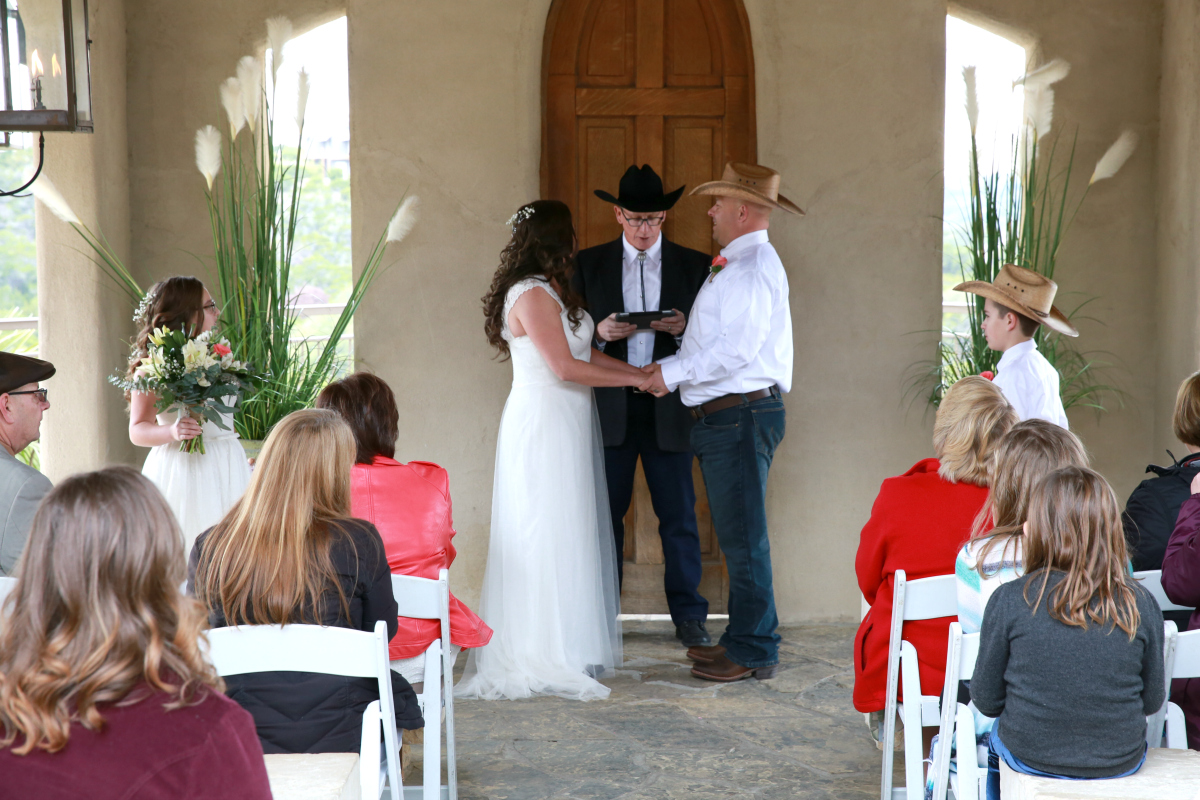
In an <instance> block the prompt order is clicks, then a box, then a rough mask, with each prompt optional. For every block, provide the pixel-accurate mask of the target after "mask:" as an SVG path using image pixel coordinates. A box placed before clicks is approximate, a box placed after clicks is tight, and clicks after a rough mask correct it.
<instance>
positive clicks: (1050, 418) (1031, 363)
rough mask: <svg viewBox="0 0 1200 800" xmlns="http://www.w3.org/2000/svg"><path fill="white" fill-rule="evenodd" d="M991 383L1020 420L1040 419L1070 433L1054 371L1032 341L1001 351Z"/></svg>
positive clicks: (1056, 375) (1055, 371)
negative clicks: (993, 382) (997, 388)
mask: <svg viewBox="0 0 1200 800" xmlns="http://www.w3.org/2000/svg"><path fill="white" fill-rule="evenodd" d="M995 384H996V386H998V387H1000V391H1001V392H1003V393H1004V399H1005V400H1007V401H1008V402H1009V404H1010V405H1012V407H1013V409H1014V410H1015V411H1016V412H1017V416H1018V417H1020V418H1021V420H1022V421H1024V420H1027V419H1044V420H1046V421H1047V422H1053V423H1054V424H1055V425H1059V426H1061V427H1063V428H1067V429H1068V430H1070V426H1068V425H1067V412H1066V411H1064V410H1063V404H1062V397H1061V396H1060V395H1059V387H1058V370H1056V369H1054V367H1052V366H1051V365H1050V362H1049V361H1047V360H1046V357H1045V356H1044V355H1042V354H1041V353H1039V352H1038V349H1037V344H1036V343H1034V341H1033V340H1032V339H1030V340H1029V341H1026V342H1021V343H1020V344H1016V345H1013V346H1012V347H1010V348H1008V349H1007V350H1005V351H1004V355H1002V356H1001V357H1000V363H999V364H997V365H996V378H995Z"/></svg>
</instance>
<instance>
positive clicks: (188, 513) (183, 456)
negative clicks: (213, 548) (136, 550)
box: [142, 397, 250, 559]
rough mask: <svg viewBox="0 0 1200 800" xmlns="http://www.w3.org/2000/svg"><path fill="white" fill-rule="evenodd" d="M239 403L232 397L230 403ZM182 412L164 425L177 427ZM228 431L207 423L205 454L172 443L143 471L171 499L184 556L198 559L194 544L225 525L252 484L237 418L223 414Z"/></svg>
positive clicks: (162, 417) (165, 417) (157, 450)
mask: <svg viewBox="0 0 1200 800" xmlns="http://www.w3.org/2000/svg"><path fill="white" fill-rule="evenodd" d="M235 399H236V398H234V397H226V398H224V399H223V402H225V403H230V402H232V401H233V400H235ZM177 416H178V413H177V412H168V413H166V414H159V415H158V424H159V425H172V424H174V423H175V420H176V419H177ZM221 422H222V423H224V424H225V425H226V426H228V428H229V429H228V430H222V429H221V428H219V427H218V426H217V425H216V424H215V423H212V422H209V421H208V420H205V421H204V424H203V425H202V426H201V429H202V430H203V432H204V452H203V453H199V452H196V453H184V452H180V450H179V445H180V442H167V443H166V444H160V445H158V446H157V447H154V448H151V450H150V454H149V455H148V456H146V463H145V464H144V465H143V466H142V474H143V475H145V476H146V477H147V478H149V479H150V480H151V481H153V482H154V484H155V485H156V486H157V487H158V488H159V491H161V492H162V493H163V496H164V497H166V498H167V504H168V505H169V506H171V510H172V511H174V512H175V519H176V520H178V521H179V527H180V529H181V530H182V531H183V547H184V550H183V556H184V558H185V559H186V558H187V557H188V556H190V555H191V554H192V544H193V543H194V542H195V541H196V537H197V536H199V535H200V534H201V533H203V532H204V531H206V530H207V529H209V528H211V527H212V526H213V525H216V524H217V523H218V522H220V521H221V517H223V516H225V512H226V511H228V510H229V509H230V508H231V507H232V506H233V504H234V503H236V502H237V501H238V499H240V498H241V496H242V493H243V492H245V491H246V485H247V484H248V483H250V467H249V465H248V464H247V463H246V452H245V451H244V450H243V449H242V444H241V442H240V441H239V440H238V435H237V433H236V432H235V431H234V429H233V415H232V414H222V415H221Z"/></svg>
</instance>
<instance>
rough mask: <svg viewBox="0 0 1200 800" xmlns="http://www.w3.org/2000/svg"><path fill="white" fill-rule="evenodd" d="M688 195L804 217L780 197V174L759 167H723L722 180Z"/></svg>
mask: <svg viewBox="0 0 1200 800" xmlns="http://www.w3.org/2000/svg"><path fill="white" fill-rule="evenodd" d="M691 193H692V194H713V195H724V196H725V197H736V198H738V199H739V200H749V201H750V202H751V203H758V204H759V205H760V206H767V207H769V208H782V209H783V210H784V211H787V212H790V213H792V214H799V215H800V216H802V217H803V216H804V211H803V210H802V209H801V208H800V206H798V205H796V204H795V203H793V202H792V201H791V200H788V199H787V198H786V197H784V196H783V195H781V194H780V193H779V173H778V172H776V171H775V170H773V169H770V168H769V167H760V166H759V165H758V164H726V165H725V172H724V174H722V175H721V180H719V181H709V182H708V183H702V184H700V185H699V186H697V187H696V188H695V189H692V191H691Z"/></svg>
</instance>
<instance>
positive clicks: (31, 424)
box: [0, 352, 54, 576]
mask: <svg viewBox="0 0 1200 800" xmlns="http://www.w3.org/2000/svg"><path fill="white" fill-rule="evenodd" d="M53 374H54V365H53V364H51V363H50V362H49V361H41V360H39V359H36V358H30V357H28V356H20V355H17V354H16V353H3V352H0V445H3V447H2V448H0V514H2V515H3V519H2V520H0V576H2V575H13V574H15V572H16V565H17V559H18V558H20V557H21V551H22V550H24V549H25V538H26V537H27V536H28V535H29V526H30V525H32V524H33V512H35V511H36V510H37V506H38V503H40V502H41V501H42V498H43V497H45V496H46V493H47V492H49V491H50V488H51V486H52V485H53V484H51V483H50V480H49V479H48V478H47V477H46V476H45V475H43V474H42V473H40V472H38V471H37V470H36V469H34V468H33V467H31V466H29V465H28V464H25V463H23V462H21V461H18V460H17V453H20V452H21V451H22V450H24V449H25V448H26V447H28V446H29V445H30V444H31V443H32V442H36V441H37V440H38V437H39V436H40V435H41V433H40V431H39V430H38V429H39V428H40V427H41V425H42V414H43V413H45V411H46V410H47V409H48V408H50V401H49V400H47V399H46V390H45V389H42V388H39V387H38V383H39V382H41V381H44V380H47V379H48V378H49V377H50V376H52V375H53Z"/></svg>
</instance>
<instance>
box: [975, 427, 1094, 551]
mask: <svg viewBox="0 0 1200 800" xmlns="http://www.w3.org/2000/svg"><path fill="white" fill-rule="evenodd" d="M1087 466H1088V456H1087V451H1085V450H1084V449H1083V443H1082V442H1080V441H1079V438H1078V437H1077V436H1076V435H1075V434H1073V433H1071V432H1070V431H1069V430H1067V429H1066V428H1061V427H1059V426H1058V425H1055V424H1054V423H1052V422H1046V421H1045V420H1041V419H1027V420H1025V421H1024V422H1018V423H1017V424H1016V425H1014V426H1012V428H1011V429H1010V430H1009V432H1008V433H1007V434H1005V436H1004V438H1003V439H1001V440H1000V446H999V447H998V448H997V449H996V469H995V473H994V475H993V477H992V487H991V491H989V492H988V500H987V502H986V503H984V504H983V508H982V509H981V510H980V512H979V516H977V517H976V518H975V524H974V526H973V527H972V529H971V540H972V541H973V542H974V541H975V540H982V541H980V543H979V547H978V552H976V554H975V563H976V566H977V568H978V570H979V573H980V574H981V575H984V574H986V572H985V570H984V562H985V561H987V559H988V556H989V555H990V554H991V552H992V550H993V549H994V548H996V547H1000V548H1001V550H1000V552H1001V553H1002V554H1004V553H1008V552H1015V549H1016V543H1017V541H1019V540H1020V539H1021V533H1022V527H1021V526H1022V525H1024V524H1025V520H1026V519H1027V518H1028V510H1029V498H1030V497H1031V496H1032V495H1033V490H1034V487H1035V486H1037V484H1038V483H1039V482H1040V481H1041V480H1042V478H1044V477H1046V475H1048V474H1049V473H1051V472H1053V471H1054V470H1056V469H1060V468H1062V467H1087ZM989 522H990V523H991V524H992V525H993V526H994V527H992V529H991V530H987V527H988V523H989Z"/></svg>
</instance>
